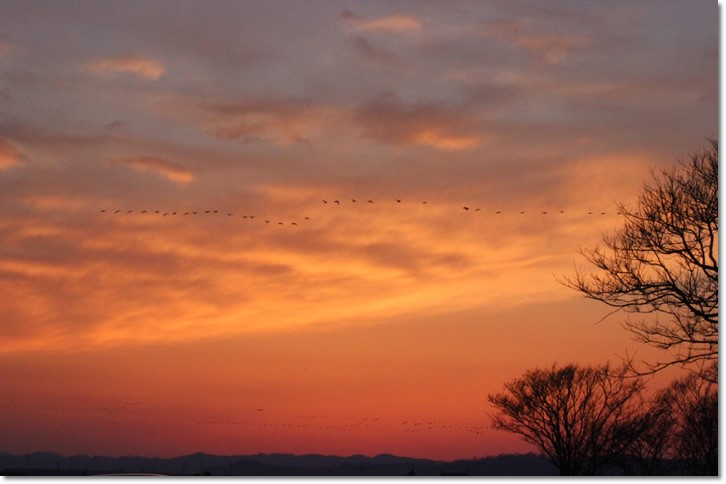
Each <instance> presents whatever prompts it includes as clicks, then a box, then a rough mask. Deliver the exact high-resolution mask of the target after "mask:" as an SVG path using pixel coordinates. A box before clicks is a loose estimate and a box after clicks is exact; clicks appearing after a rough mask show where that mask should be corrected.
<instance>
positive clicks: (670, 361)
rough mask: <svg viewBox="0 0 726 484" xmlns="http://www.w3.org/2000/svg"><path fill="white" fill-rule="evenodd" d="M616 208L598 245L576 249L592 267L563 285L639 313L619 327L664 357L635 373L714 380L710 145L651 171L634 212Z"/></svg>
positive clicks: (714, 169) (714, 209)
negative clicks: (677, 368)
mask: <svg viewBox="0 0 726 484" xmlns="http://www.w3.org/2000/svg"><path fill="white" fill-rule="evenodd" d="M618 208H619V211H620V212H621V213H622V215H623V217H624V218H625V223H624V226H623V227H622V228H621V229H620V230H618V231H617V232H615V233H614V234H606V235H604V236H603V244H604V247H601V246H595V247H594V248H591V249H586V250H583V251H581V252H582V254H583V255H584V256H585V258H586V259H587V261H589V262H590V263H591V264H592V265H594V266H595V268H596V270H595V271H587V270H583V269H578V270H577V271H576V274H575V275H574V276H573V277H568V278H565V280H564V284H565V285H567V286H569V287H572V288H574V289H577V290H578V291H580V292H582V293H583V294H584V295H585V296H586V297H588V298H591V299H594V300H598V301H602V302H604V303H606V304H608V305H610V306H612V307H615V308H618V310H624V311H626V312H630V313H640V315H641V317H639V318H636V319H631V318H628V319H627V321H626V322H625V323H624V326H625V328H626V329H628V330H629V331H631V332H632V333H634V334H635V335H636V337H637V339H639V340H640V341H642V342H644V343H646V344H649V345H652V346H654V347H657V348H660V349H663V350H665V354H666V355H667V356H665V357H664V358H663V359H659V360H658V361H655V362H649V363H648V370H646V371H643V370H640V372H641V373H647V372H656V371H659V370H661V369H663V368H665V367H668V366H671V365H683V366H687V367H689V368H694V365H696V366H695V368H696V369H697V371H698V372H699V373H700V374H701V376H703V377H704V378H707V379H709V380H710V381H716V380H717V364H716V363H717V360H718V141H717V140H711V141H710V146H709V147H708V148H707V149H705V150H703V151H701V152H698V153H695V154H693V155H691V156H690V159H689V160H688V161H679V162H678V163H677V165H676V166H675V167H674V168H671V169H665V170H662V171H661V172H660V173H656V174H654V175H653V182H652V183H651V184H646V185H645V187H644V188H643V191H642V193H641V194H640V195H639V197H638V201H637V205H636V207H635V208H631V207H628V206H626V205H624V204H620V205H619V206H618ZM645 313H651V315H650V316H646V315H645Z"/></svg>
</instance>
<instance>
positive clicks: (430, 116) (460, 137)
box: [355, 95, 482, 151]
mask: <svg viewBox="0 0 726 484" xmlns="http://www.w3.org/2000/svg"><path fill="white" fill-rule="evenodd" d="M355 121H356V122H357V123H358V125H359V126H360V128H361V129H362V133H363V136H364V137H367V138H371V139H374V140H376V141H378V142H382V143H386V144H402V145H419V146H430V147H433V148H436V149H439V150H452V151H458V150H465V149H468V148H473V147H475V146H477V145H478V144H479V143H480V142H481V141H482V139H481V135H480V134H479V133H478V132H476V131H474V130H473V129H472V128H471V126H468V122H467V119H466V115H465V114H461V113H455V112H452V110H450V109H448V108H445V107H442V106H437V105H434V104H424V103H407V102H404V101H402V100H400V99H398V98H397V97H396V96H392V95H386V96H383V97H381V98H379V99H377V100H375V101H373V102H370V103H367V104H365V105H362V106H361V107H360V108H358V110H357V111H356V113H355Z"/></svg>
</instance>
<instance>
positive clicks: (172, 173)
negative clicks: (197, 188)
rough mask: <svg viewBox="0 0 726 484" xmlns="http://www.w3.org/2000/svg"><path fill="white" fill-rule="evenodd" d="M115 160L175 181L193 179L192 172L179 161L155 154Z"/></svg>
mask: <svg viewBox="0 0 726 484" xmlns="http://www.w3.org/2000/svg"><path fill="white" fill-rule="evenodd" d="M115 161H116V162H117V163H121V164H124V165H128V166H130V167H132V168H134V169H136V170H140V171H150V172H153V173H156V174H158V175H161V176H163V177H165V178H167V179H169V180H171V181H173V182H175V183H180V184H186V183H189V182H191V181H194V179H195V176H194V173H192V172H191V171H190V170H189V169H187V168H185V167H184V166H183V165H181V164H180V163H177V162H175V161H170V160H166V159H164V158H159V157H156V156H134V157H131V158H122V159H119V160H115Z"/></svg>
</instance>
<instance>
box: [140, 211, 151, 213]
mask: <svg viewBox="0 0 726 484" xmlns="http://www.w3.org/2000/svg"><path fill="white" fill-rule="evenodd" d="M141 213H149V212H147V211H146V210H142V211H141Z"/></svg>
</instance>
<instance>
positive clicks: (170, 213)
mask: <svg viewBox="0 0 726 484" xmlns="http://www.w3.org/2000/svg"><path fill="white" fill-rule="evenodd" d="M350 200H351V203H359V202H360V203H365V204H371V205H372V204H374V203H375V202H374V201H373V200H370V199H366V200H365V201H363V200H358V199H355V198H351V199H350ZM394 200H395V202H396V204H400V203H402V202H403V200H402V199H400V198H395V199H394ZM322 203H323V205H338V206H340V205H341V203H343V202H341V200H340V199H334V200H328V199H323V200H322ZM421 204H422V205H426V204H428V202H427V201H425V200H424V201H421ZM461 209H462V210H463V211H464V212H472V213H475V212H483V210H482V208H481V207H470V206H468V205H464V206H462V207H461ZM101 213H113V214H114V215H118V214H126V215H130V214H133V213H139V214H156V215H161V216H162V217H169V216H170V217H173V216H176V215H181V216H193V215H200V214H205V215H215V214H221V215H226V216H227V217H233V216H235V213H233V212H220V211H219V210H192V211H180V210H174V211H162V210H151V211H149V210H141V211H138V212H135V211H134V210H120V209H117V210H114V211H113V212H111V211H110V210H106V209H102V210H101ZM489 213H492V212H489ZM504 213H505V212H503V211H502V210H496V211H494V212H493V214H494V215H502V214H504ZM511 213H517V212H516V211H514V212H511ZM526 213H539V214H540V215H549V214H550V213H553V214H555V213H559V214H560V215H561V214H564V213H565V210H559V211H553V212H550V211H547V210H543V211H539V212H537V211H534V212H527V211H525V210H521V211H519V215H525V214H526ZM607 213H608V212H606V211H603V212H596V211H588V212H587V214H588V215H596V214H599V215H606V214H607ZM617 214H618V215H621V212H617ZM242 218H243V219H249V220H253V219H255V216H254V215H242ZM258 220H264V222H265V223H267V224H276V225H286V223H285V222H281V221H277V222H274V221H272V220H270V219H262V218H258ZM304 220H310V217H307V216H306V217H305V218H304ZM287 225H291V226H296V225H298V223H297V222H287Z"/></svg>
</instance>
